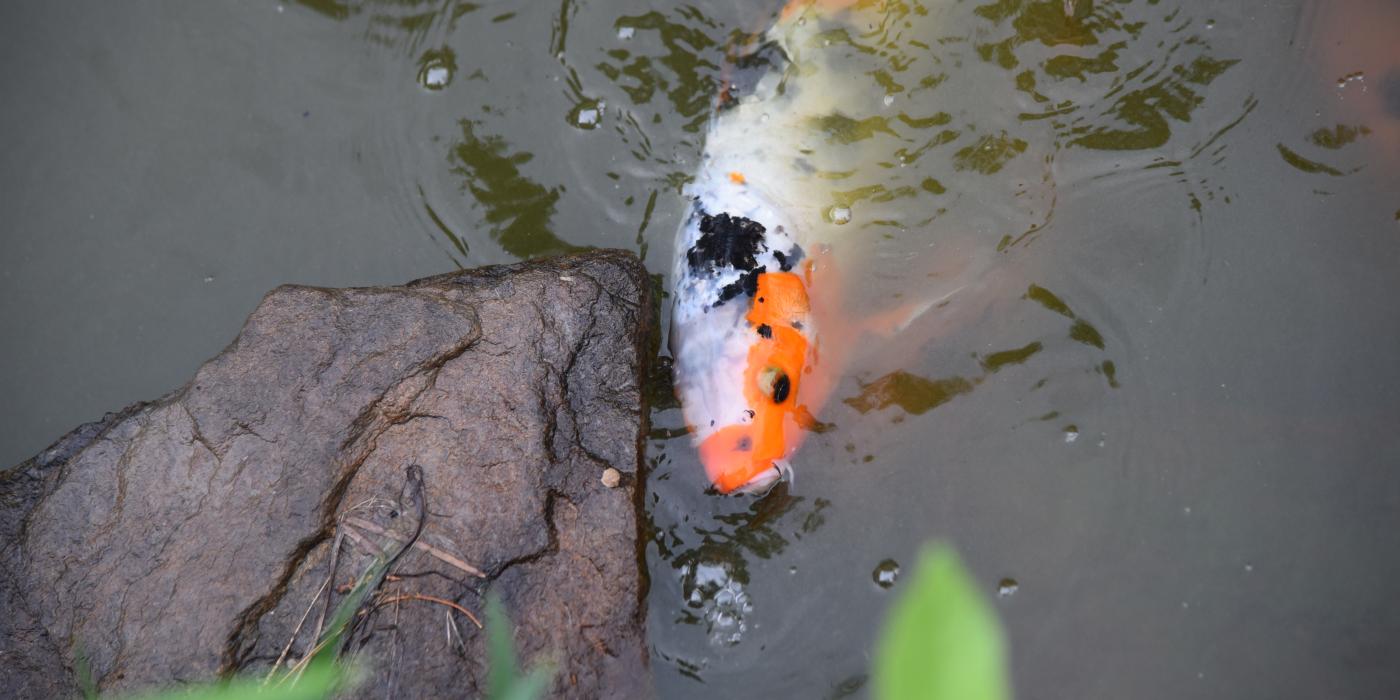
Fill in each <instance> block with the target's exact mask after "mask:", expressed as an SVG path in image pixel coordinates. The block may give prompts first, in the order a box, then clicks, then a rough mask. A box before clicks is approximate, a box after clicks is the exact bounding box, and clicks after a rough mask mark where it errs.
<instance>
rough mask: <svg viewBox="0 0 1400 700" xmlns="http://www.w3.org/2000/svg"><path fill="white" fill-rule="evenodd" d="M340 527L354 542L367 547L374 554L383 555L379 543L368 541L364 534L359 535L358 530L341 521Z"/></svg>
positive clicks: (382, 549)
mask: <svg viewBox="0 0 1400 700" xmlns="http://www.w3.org/2000/svg"><path fill="white" fill-rule="evenodd" d="M340 528H341V529H342V530H344V531H345V534H346V535H347V536H349V537H350V539H352V540H354V541H355V544H358V545H360V546H362V547H364V548H365V549H368V550H369V551H370V552H372V553H374V554H375V555H376V556H381V557H382V556H384V548H382V547H380V546H379V545H377V544H375V543H373V542H370V541H369V539H367V538H366V537H365V536H364V535H361V534H360V533H359V532H358V531H356V530H355V529H354V528H352V527H350V526H349V525H348V524H346V523H341V524H340Z"/></svg>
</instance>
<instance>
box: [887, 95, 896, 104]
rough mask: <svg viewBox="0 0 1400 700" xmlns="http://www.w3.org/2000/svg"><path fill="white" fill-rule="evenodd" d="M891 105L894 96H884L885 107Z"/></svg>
mask: <svg viewBox="0 0 1400 700" xmlns="http://www.w3.org/2000/svg"><path fill="white" fill-rule="evenodd" d="M892 104H894V95H885V106H886V107H888V106H890V105H892Z"/></svg>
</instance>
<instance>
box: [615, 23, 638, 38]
mask: <svg viewBox="0 0 1400 700" xmlns="http://www.w3.org/2000/svg"><path fill="white" fill-rule="evenodd" d="M636 33H637V28H636V27H625V26H624V27H618V28H617V38H619V39H631V38H632V35H633V34H636Z"/></svg>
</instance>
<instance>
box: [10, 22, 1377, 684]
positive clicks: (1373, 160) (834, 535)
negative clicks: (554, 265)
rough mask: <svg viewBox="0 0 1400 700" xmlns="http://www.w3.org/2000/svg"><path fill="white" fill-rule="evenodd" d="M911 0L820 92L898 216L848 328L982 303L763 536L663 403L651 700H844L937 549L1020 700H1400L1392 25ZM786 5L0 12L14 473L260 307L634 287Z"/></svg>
mask: <svg viewBox="0 0 1400 700" xmlns="http://www.w3.org/2000/svg"><path fill="white" fill-rule="evenodd" d="M926 4H927V5H928V7H929V8H931V11H933V12H934V13H935V16H936V18H937V22H936V27H937V28H936V30H935V31H932V32H930V35H929V36H927V37H919V38H918V39H919V41H920V42H921V43H922V44H924V45H926V48H923V49H920V51H921V53H919V54H918V59H919V62H918V64H917V67H916V68H909V69H908V70H906V71H904V72H903V73H900V72H899V71H897V70H894V71H891V72H890V73H889V75H887V76H883V78H888V79H889V81H890V82H889V84H887V85H884V86H883V87H882V88H881V90H880V91H879V92H876V91H874V89H873V88H870V87H869V85H864V84H863V85H864V86H863V87H859V88H853V90H852V93H851V95H850V101H851V104H850V109H849V110H848V111H847V112H846V114H847V116H851V117H852V118H854V117H859V120H856V121H861V120H864V119H867V118H869V117H880V118H882V119H883V120H884V121H882V122H878V123H881V124H884V125H886V126H887V127H888V128H887V132H888V133H886V131H879V132H877V133H872V134H871V135H870V138H872V139H873V140H872V141H871V142H870V143H875V144H879V145H880V147H881V148H884V149H885V153H886V154H887V155H888V156H890V157H891V158H893V159H896V160H900V161H901V162H899V163H898V166H900V167H902V170H901V171H900V173H899V176H898V177H899V180H900V182H903V183H906V184H908V185H909V189H908V191H907V192H906V191H905V190H901V189H899V188H897V187H896V188H890V189H889V190H888V191H886V192H883V193H881V192H871V191H864V192H862V191H859V190H858V188H850V189H848V188H845V187H835V186H834V187H833V198H834V200H836V199H841V200H842V201H841V202H837V203H844V204H845V205H846V206H848V207H849V209H850V210H851V214H850V215H851V221H850V222H849V223H848V224H846V225H845V226H844V228H843V235H845V232H846V231H849V235H850V236H852V237H853V240H864V241H868V242H869V246H870V249H871V250H872V251H874V252H875V254H874V255H871V256H869V257H868V258H867V262H864V263H862V264H863V265H864V266H865V267H864V269H856V270H854V271H853V272H852V274H851V279H852V280H853V282H852V285H851V286H852V291H851V294H852V296H853V298H859V300H860V301H859V303H858V304H857V306H860V305H864V306H865V307H868V308H870V309H871V310H872V311H873V310H876V308H875V307H877V306H878V305H880V304H882V303H886V302H891V301H892V300H894V299H896V298H897V297H896V295H898V294H905V293H907V294H909V295H917V294H918V293H919V292H920V291H921V290H927V289H930V288H936V284H937V283H936V280H935V281H933V282H931V281H930V280H931V279H933V278H930V276H929V275H930V273H931V272H932V273H937V272H938V271H939V270H940V268H939V264H940V261H941V260H948V259H951V258H952V257H955V256H950V255H947V254H944V253H943V251H947V250H958V251H968V250H971V251H974V252H976V253H977V254H979V255H980V254H986V255H987V256H990V257H991V258H992V259H995V260H997V261H998V263H997V265H996V266H995V267H994V269H995V271H996V272H995V274H994V276H993V277H989V278H988V279H992V280H993V281H992V282H990V283H988V284H985V285H982V286H981V287H980V288H979V289H978V290H976V291H977V293H976V294H975V295H966V296H964V297H963V298H962V299H959V300H958V302H957V303H956V304H954V305H953V306H952V307H950V310H949V312H948V313H946V314H944V315H942V316H939V317H937V318H930V319H925V321H924V322H923V323H921V324H916V325H915V327H913V328H911V329H910V332H909V333H907V334H905V335H904V336H901V337H897V338H893V339H889V340H885V341H880V342H874V341H872V342H871V343H869V344H868V345H869V347H868V351H867V352H864V353H863V354H862V355H861V356H860V357H859V358H858V359H857V360H856V362H855V363H854V365H853V366H852V367H851V368H850V372H849V374H848V376H846V377H845V379H844V380H843V382H842V383H841V384H840V386H839V388H838V390H837V392H836V398H835V400H833V402H832V403H831V405H829V406H828V407H827V408H826V410H825V411H824V412H823V415H822V416H821V417H822V419H823V420H824V421H825V422H827V423H828V424H829V425H830V429H829V430H827V431H826V432H823V433H821V434H819V435H816V436H814V438H813V439H811V440H809V441H808V442H807V444H806V445H804V447H803V449H802V452H801V454H800V458H799V459H798V460H797V480H796V482H795V483H794V484H790V485H787V484H785V485H783V486H781V487H779V488H778V489H777V490H775V491H774V492H772V493H770V494H768V495H767V496H764V497H761V498H756V497H734V498H721V497H717V496H714V495H709V494H706V493H705V492H704V485H705V484H704V477H703V473H702V471H701V470H700V466H699V464H698V462H697V460H696V459H695V456H694V455H693V454H692V452H691V449H690V447H689V445H688V441H687V439H686V438H685V437H684V436H683V435H682V434H681V433H682V432H683V425H682V424H681V421H680V417H679V410H678V409H677V408H675V406H674V405H672V404H669V403H668V402H667V401H665V400H664V399H665V397H666V393H665V391H664V388H663V389H661V390H660V391H659V392H658V399H659V400H658V401H657V405H656V406H655V411H654V414H653V439H652V440H651V441H649V444H648V449H649V460H650V462H651V464H652V469H653V470H652V475H651V480H650V487H649V492H648V494H647V504H648V508H649V511H650V521H651V526H652V531H651V532H650V537H651V539H650V542H649V544H648V548H647V558H648V565H649V567H650V569H651V578H652V588H651V592H650V598H649V608H650V619H649V628H650V634H651V642H652V645H653V669H654V674H655V681H656V684H657V687H658V690H659V691H660V693H661V694H662V695H663V696H665V697H714V696H716V695H718V696H721V697H767V696H773V695H785V696H796V697H836V696H844V695H856V696H859V695H861V694H863V692H864V690H863V689H864V687H865V676H864V674H865V672H866V669H867V668H868V666H869V656H868V654H869V649H870V647H871V642H872V640H873V639H874V635H875V633H876V630H877V626H878V621H879V619H880V617H881V615H882V614H883V612H884V610H885V609H886V607H887V606H888V603H889V601H890V599H891V596H892V595H895V594H897V593H898V592H899V591H900V590H901V586H900V584H901V579H900V574H898V573H895V572H894V571H893V570H892V567H891V562H892V563H893V566H894V567H895V568H897V567H898V566H899V565H901V564H904V563H906V562H912V561H913V557H914V553H915V552H916V551H917V549H918V547H919V546H920V544H921V543H923V542H924V541H926V540H929V539H943V540H948V541H951V542H953V543H955V544H956V546H957V547H958V548H959V549H960V550H961V551H962V553H963V555H964V557H965V558H966V560H967V561H968V562H969V564H970V566H971V568H972V569H973V571H974V573H975V574H976V576H977V578H978V580H980V581H982V582H983V583H984V584H985V590H986V591H987V594H988V595H989V596H994V597H995V599H996V603H997V607H998V608H999V610H1000V612H1001V614H1002V616H1003V619H1004V620H1005V623H1006V625H1007V627H1008V630H1009V634H1010V640H1011V648H1012V654H1013V669H1014V675H1015V683H1016V686H1017V689H1018V691H1019V692H1020V694H1021V695H1022V696H1024V697H1103V698H1110V697H1145V698H1150V697H1163V698H1168V697H1182V696H1189V697H1219V698H1240V697H1260V698H1265V697H1268V698H1275V697H1299V698H1304V697H1386V696H1391V695H1395V694H1397V693H1400V666H1396V664H1395V663H1394V660H1395V659H1396V658H1400V605H1397V604H1396V603H1395V602H1394V600H1393V598H1394V596H1393V589H1394V581H1396V580H1400V559H1397V557H1396V555H1395V552H1397V551H1400V539H1398V538H1397V535H1396V534H1395V533H1397V532H1400V475H1397V472H1396V465H1397V464H1400V437H1397V434H1396V430H1395V426H1396V424H1397V420H1400V410H1398V408H1397V407H1400V402H1397V401H1396V399H1395V396H1396V395H1397V392H1400V363H1397V362H1396V361H1395V359H1394V358H1395V351H1396V349H1397V348H1400V304H1397V303H1396V302H1395V299H1397V298H1400V296H1398V295H1400V275H1397V271H1398V270H1400V195H1398V194H1397V193H1400V49H1396V48H1394V42H1393V40H1392V37H1393V36H1394V30H1395V28H1397V27H1400V9H1396V7H1395V5H1394V3H1393V2H1386V1H1385V0H1373V1H1371V2H1365V1H1362V0H1357V1H1356V2H1351V3H1347V4H1346V6H1345V7H1339V4H1338V3H1324V2H1306V1H1304V0H1294V1H1291V2H1263V1H1262V0H1259V1H1249V2H1237V3H1229V4H1224V5H1207V4H1204V3H1190V2H1184V1H1178V2H1172V1H1171V0H1158V1H1155V2H1154V1H1150V0H1136V1H1126V0H1125V1H1120V2H1103V1H1098V2H1091V1H1089V0H1078V1H1077V2H1073V3H1065V2H1063V0H1054V1H1053V2H1032V1H1027V0H998V1H997V2H972V1H968V2H947V3H926ZM777 11H778V6H777V3H755V2H737V1H735V0H730V1H727V2H726V1H721V0H709V1H696V2H688V3H684V2H609V3H587V2H583V1H582V0H578V1H575V0H561V2H549V3H545V2H529V3H527V2H480V3H468V2H453V1H447V2H415V1H412V0H399V1H394V2H390V1H387V0H385V1H378V2H376V1H371V0H364V1H360V2H335V1H333V0H307V1H306V2H303V3H285V4H278V3H276V2H247V3H225V4H217V5H208V4H198V5H193V4H191V5H186V4H179V5H169V4H157V3H123V4H120V5H116V4H112V3H102V2H74V3H42V2H22V3H9V4H7V5H6V6H5V7H3V8H0V59H3V61H4V65H6V66H7V67H8V70H7V71H6V72H5V74H4V76H3V77H0V91H2V92H3V94H4V95H6V96H7V100H6V104H7V108H6V109H5V110H0V138H3V139H4V144H3V145H4V153H5V154H6V155H5V158H4V160H3V166H0V192H3V193H4V194H3V195H0V203H3V211H4V229H3V231H4V234H3V235H4V244H5V245H4V249H5V251H6V252H5V256H4V264H3V265H0V328H3V329H4V333H3V334H0V360H3V366H4V367H5V370H4V371H3V372H0V394H2V395H3V396H5V397H6V399H7V400H6V402H5V408H4V409H3V411H4V413H3V418H4V420H3V421H0V461H3V463H6V464H13V463H15V462H18V461H19V460H21V459H23V458H25V457H26V456H28V455H30V454H33V453H34V452H36V451H37V450H39V449H42V447H43V446H44V445H46V444H48V443H49V442H50V441H52V440H53V439H54V438H56V437H58V436H59V435H60V434H62V433H63V432H64V431H66V430H67V429H69V428H71V427H72V426H74V425H76V424H77V423H79V422H82V421H86V420H91V419H94V418H96V417H98V416H99V415H100V414H101V413H102V412H103V411H106V410H114V409H116V408H119V407H120V406H122V405H124V404H125V403H128V402H130V401H132V400H135V399H138V398H152V397H155V396H158V395H160V394H161V393H163V392H165V391H168V390H170V389H173V388H175V387H176V386H178V384H179V383H180V382H182V381H184V379H185V378H187V377H188V376H189V375H190V374H191V373H192V372H193V370H194V369H195V368H196V367H197V366H198V365H199V363H200V362H202V361H203V360H205V359H207V358H208V357H210V356H212V355H213V354H215V353H217V352H218V351H219V349H221V347H222V346H223V345H224V344H226V343H227V342H228V341H229V340H230V339H231V338H232V337H233V336H234V335H235V334H236V332H237V329H238V327H239V324H240V323H241V322H242V319H243V318H244V317H245V316H246V315H247V313H248V312H249V311H251V310H252V308H253V307H254V306H255V305H256V303H257V301H258V299H259V298H260V297H261V295H262V294H263V293H265V292H266V291H267V290H268V289H270V288H272V287H274V286H276V285H277V284H281V283H286V282H294V283H304V284H322V285H364V284H380V283H397V282H402V281H405V280H408V279H412V278H416V277H421V276H425V275H429V274H433V273H438V272H443V271H448V270H451V269H455V268H457V267H459V266H475V265H481V264H489V263H498V262H509V261H514V260H519V259H523V258H527V257H532V256H540V255H549V254H554V253H559V252H566V251H569V250H575V249H580V248H586V247H592V246H609V247H620V248H626V249H630V250H634V251H636V252H637V253H638V254H640V255H641V256H642V258H643V260H644V261H645V262H646V264H647V266H648V267H649V269H651V270H652V271H653V272H655V273H656V274H657V275H658V276H661V277H662V278H664V277H665V275H667V274H669V270H670V267H671V259H672V256H673V255H674V254H675V251H674V250H673V249H672V245H673V242H672V239H673V236H674V234H675V230H676V227H677V225H678V222H679V220H680V218H681V217H682V216H683V215H684V214H685V206H686V203H685V201H684V199H683V197H682V195H681V187H682V186H683V185H684V183H685V182H686V181H687V179H688V178H689V177H691V176H692V175H693V172H694V168H695V166H696V163H697V161H698V159H699V157H700V154H701V150H702V148H703V146H704V135H705V129H706V125H707V123H708V120H709V119H710V116H711V114H712V111H713V108H714V96H715V94H716V93H717V91H718V89H719V87H720V86H721V85H722V84H723V83H724V82H726V81H728V80H730V79H731V77H732V76H733V73H732V72H731V71H729V70H728V69H727V68H726V66H727V65H728V64H729V63H730V57H732V56H733V55H735V54H736V53H742V50H741V49H736V48H735V47H753V46H754V42H753V41H752V35H754V34H756V33H758V32H761V31H762V30H763V28H765V27H766V26H768V24H769V23H770V22H771V20H772V17H773V16H774V15H776V13H777ZM860 41H875V40H873V39H857V43H859V42H860ZM876 43H878V41H877V42H876ZM886 48H889V49H890V50H891V51H893V52H895V53H896V54H897V51H896V49H897V50H899V51H905V52H911V51H914V50H915V48H917V47H914V48H911V45H910V44H908V43H907V41H906V42H905V43H903V44H901V45H900V46H896V47H886ZM892 65H893V64H892ZM883 78H882V77H881V76H874V75H872V76H871V77H870V80H873V81H879V80H882V79H883ZM882 85H883V84H882ZM880 92H883V93H884V94H885V95H888V96H889V98H888V99H886V98H885V97H884V96H883V95H881V94H879V93H880ZM901 115H902V116H904V117H906V119H901V118H900V117H901ZM871 123H874V122H871ZM828 126H830V127H831V128H832V129H833V130H834V133H836V134H846V135H848V136H849V137H850V138H862V133H861V132H860V131H859V129H856V130H852V129H851V127H850V125H849V124H837V123H833V124H830V125H828ZM890 162H891V163H893V162H894V161H893V160H892V161H890ZM892 193H893V194H892ZM843 198H844V199H843ZM950 274H954V273H950ZM935 277H936V274H935ZM660 283H661V285H662V287H663V288H664V287H665V285H666V281H665V280H664V279H661V281H660ZM891 579H892V585H888V586H886V585H882V583H884V584H889V583H890V582H891Z"/></svg>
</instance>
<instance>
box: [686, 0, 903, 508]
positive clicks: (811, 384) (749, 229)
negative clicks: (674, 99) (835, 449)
mask: <svg viewBox="0 0 1400 700" xmlns="http://www.w3.org/2000/svg"><path fill="white" fill-rule="evenodd" d="M878 4H879V3H875V2H871V0H863V1H860V2H858V1H857V0H793V1H792V2H789V3H788V5H787V6H786V7H785V8H784V9H783V11H782V14H781V15H780V18H779V20H778V21H777V23H776V24H775V25H774V26H773V27H772V28H771V29H770V30H769V31H768V32H767V34H766V36H765V38H766V39H767V45H768V46H772V47H777V48H779V49H780V50H781V53H782V60H783V63H784V68H785V69H784V70H778V71H769V72H768V73H767V74H766V75H764V76H763V77H762V78H761V79H760V80H759V81H758V83H757V85H756V86H755V87H754V89H753V91H752V95H751V96H749V97H748V98H747V99H743V100H738V101H735V102H731V103H729V104H727V105H722V106H721V109H720V111H719V113H718V115H717V116H716V117H715V118H714V120H713V122H712V124H711V128H710V132H709V134H708V139H707V141H706V147H705V154H704V156H703V158H702V161H701V166H700V168H699V170H698V172H697V174H696V176H695V179H694V181H693V182H692V183H691V184H690V185H689V186H688V188H687V191H686V194H687V196H688V197H689V198H690V199H691V200H692V202H693V206H692V210H691V213H690V216H689V217H688V219H687V220H686V221H685V223H684V224H683V225H682V227H681V229H680V232H679V234H678V242H677V246H676V250H677V251H678V252H679V253H680V254H679V255H678V256H677V262H676V266H675V271H674V275H673V280H674V285H673V295H672V296H673V304H674V307H673V313H672V331H671V349H672V357H673V359H674V367H675V387H676V393H677V395H678V397H679V398H680V401H681V405H682V411H683V414H684V417H685V421H686V424H687V425H688V426H689V427H690V429H691V434H692V438H693V441H694V443H695V444H696V445H697V446H698V448H699V454H700V460H701V462H702V463H703V464H704V467H705V472H706V474H707V476H708V477H709V480H710V482H711V483H712V484H713V485H714V487H715V488H716V489H717V490H718V491H719V492H721V493H730V492H733V491H756V490H762V489H765V488H767V487H768V486H770V485H771V484H772V483H773V482H774V481H776V480H778V479H780V478H782V477H783V476H785V475H787V474H789V473H790V471H791V462H790V458H791V457H792V455H793V453H794V452H795V451H796V450H797V449H798V447H799V446H800V444H801V443H802V441H803V438H804V437H805V436H806V433H807V432H809V431H810V429H812V428H813V427H814V426H815V425H816V424H817V423H816V419H815V418H814V415H815V414H816V413H817V412H818V411H819V410H820V409H821V406H822V404H823V403H824V401H825V399H826V394H827V393H828V392H829V390H830V386H831V384H832V382H833V381H834V379H835V378H836V377H837V376H838V375H839V371H840V366H841V365H840V363H841V357H842V355H843V348H842V347H840V345H839V344H838V343H836V342H834V341H833V338H834V337H835V336H834V335H833V334H832V331H833V330H834V329H835V328H836V327H837V326H838V325H839V324H840V323H841V322H842V321H841V320H840V319H839V318H838V317H837V314H836V313H835V310H836V306H837V305H836V304H834V303H832V302H831V300H832V298H833V297H835V296H838V294H837V293H836V291H835V289H836V287H837V286H838V280H836V279H835V275H834V266H833V265H831V264H830V258H831V245H832V241H833V240H835V239H836V238H839V236H837V235H836V228H837V227H839V225H840V224H842V223H845V222H843V221H841V220H840V216H841V214H840V213H839V212H837V214H836V215H835V216H833V215H832V213H831V207H830V206H829V203H828V202H827V198H828V197H829V195H830V191H829V187H827V186H823V185H822V184H821V183H820V181H819V179H818V178H817V177H816V176H815V175H817V174H819V173H820V171H821V169H822V166H823V164H822V163H820V162H814V161H819V160H820V151H821V150H822V148H823V144H824V143H825V142H826V141H827V139H826V137H825V136H824V135H823V134H821V133H817V132H814V131H813V130H812V129H811V128H810V124H811V120H812V119H820V117H821V115H829V114H833V113H834V112H835V110H836V109H837V106H838V102H837V100H839V99H841V97H840V93H839V90H834V89H833V88H834V87H835V86H833V85H829V84H826V82H825V81H826V80H827V79H828V77H827V76H835V75H837V74H836V73H834V70H835V67H834V66H832V65H827V63H826V62H827V61H835V58H834V57H830V56H824V54H823V52H821V51H809V50H808V48H809V47H810V46H812V45H813V41H814V40H815V37H816V36H817V32H819V31H821V30H822V29H823V28H824V27H825V28H828V29H829V28H830V26H831V25H841V24H844V23H848V22H850V21H853V20H854V19H855V15H856V14H857V13H859V12H863V11H867V10H865V9H862V8H869V7H872V6H875V5H878ZM828 43H829V42H828ZM842 157H844V158H846V159H848V160H849V159H850V158H851V157H852V156H851V153H849V152H847V153H843V154H842ZM824 334H826V335H824ZM840 335H842V336H845V337H849V336H850V334H848V333H842V334H840Z"/></svg>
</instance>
